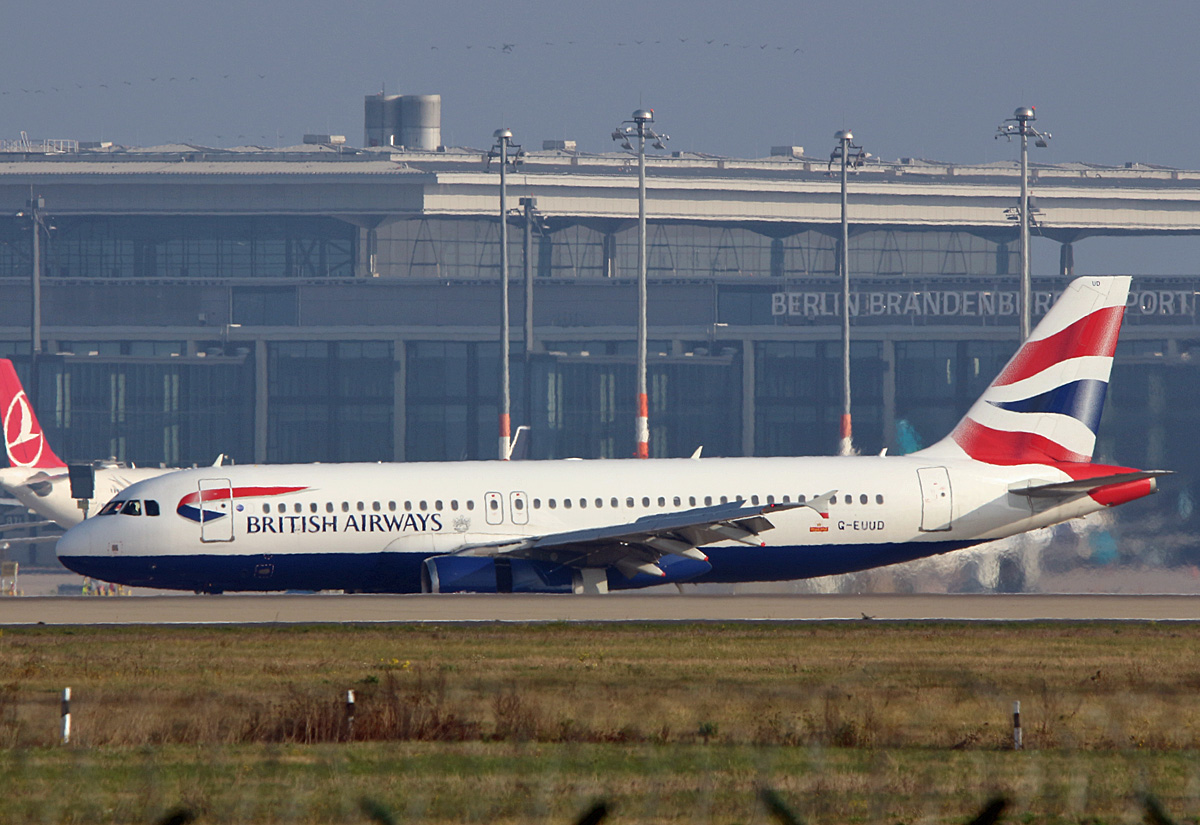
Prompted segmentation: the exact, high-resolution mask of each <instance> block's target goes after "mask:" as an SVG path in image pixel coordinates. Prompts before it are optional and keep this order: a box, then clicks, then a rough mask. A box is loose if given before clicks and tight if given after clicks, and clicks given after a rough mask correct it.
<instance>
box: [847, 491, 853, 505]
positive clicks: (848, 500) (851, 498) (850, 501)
mask: <svg viewBox="0 0 1200 825" xmlns="http://www.w3.org/2000/svg"><path fill="white" fill-rule="evenodd" d="M846 503H847V504H853V503H854V496H852V495H850V494H849V493H846Z"/></svg>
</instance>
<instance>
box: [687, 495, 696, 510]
mask: <svg viewBox="0 0 1200 825" xmlns="http://www.w3.org/2000/svg"><path fill="white" fill-rule="evenodd" d="M688 506H689V507H695V506H696V497H695V496H688Z"/></svg>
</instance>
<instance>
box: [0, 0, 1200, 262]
mask: <svg viewBox="0 0 1200 825" xmlns="http://www.w3.org/2000/svg"><path fill="white" fill-rule="evenodd" d="M0 25H2V26H3V30H4V31H5V32H6V34H7V36H6V38H5V40H6V43H5V48H4V49H3V50H0V69H2V71H0V113H3V116H2V118H0V120H2V123H3V125H2V126H0V138H3V139H10V140H11V139H14V138H16V137H18V136H19V133H20V132H21V131H22V130H24V131H26V132H28V133H29V135H30V137H32V138H77V139H81V140H96V139H104V140H112V141H115V142H117V143H124V144H135V145H143V146H144V145H154V144H159V143H166V142H172V141H188V142H196V143H203V144H208V145H214V146H233V145H238V144H242V143H254V144H260V145H267V146H273V145H276V144H277V143H278V144H281V145H291V144H295V143H299V142H300V139H301V136H302V135H303V133H305V132H329V133H335V134H345V135H346V136H347V138H348V140H349V142H350V143H352V144H355V145H358V144H360V143H361V141H362V139H363V112H362V106H363V96H364V95H366V94H370V93H373V92H377V91H379V90H380V89H381V88H386V90H387V91H388V92H389V93H420V94H429V93H437V94H441V95H442V137H443V141H444V142H446V143H448V144H451V145H464V146H476V147H485V146H486V145H488V144H489V143H490V136H491V133H492V131H493V130H494V129H496V128H498V127H499V126H508V127H509V128H511V129H512V130H513V131H514V133H515V135H516V138H517V140H518V142H521V141H524V142H525V144H526V145H527V146H530V147H533V148H540V146H541V141H542V140H543V139H547V138H563V137H565V138H573V139H575V140H577V141H578V142H579V146H580V148H581V149H583V150H586V151H605V150H608V149H610V148H611V147H612V142H611V141H610V140H609V138H608V135H609V133H610V132H611V131H612V128H613V127H614V126H615V125H616V124H617V123H618V122H620V121H621V120H624V119H625V118H627V117H629V114H630V113H631V111H632V110H633V109H634V108H637V107H638V106H639V105H645V106H647V107H652V108H654V109H655V110H656V114H657V117H658V125H659V126H660V127H661V129H662V130H663V131H666V132H668V133H669V134H670V135H671V136H672V140H671V144H670V145H671V148H674V149H682V150H695V151H702V152H711V153H713V154H721V155H734V156H740V157H757V156H762V155H765V154H766V153H767V151H768V149H769V147H770V146H771V145H775V144H798V145H802V146H804V147H806V149H807V150H808V152H809V153H810V154H816V155H821V154H824V153H826V152H828V151H829V149H830V148H832V144H833V133H834V131H836V130H837V129H840V128H843V127H850V128H852V129H853V130H854V133H855V136H856V138H857V139H858V142H860V143H861V144H863V145H864V146H865V147H866V148H867V150H868V151H870V152H872V153H873V154H875V155H878V156H881V157H883V158H887V159H893V158H899V157H924V158H930V159H936V160H946V161H954V162H960V163H972V162H986V161H993V160H1001V159H1006V158H1015V157H1016V147H1015V144H1011V145H1010V144H1006V143H1005V142H1004V141H996V140H994V139H993V137H992V136H993V134H994V133H995V129H996V126H997V125H998V124H999V123H1001V122H1002V121H1003V120H1004V118H1006V117H1008V116H1011V114H1012V110H1013V109H1014V108H1015V107H1017V106H1020V105H1027V104H1028V105H1034V106H1036V107H1037V110H1038V116H1039V119H1038V126H1039V127H1041V128H1043V129H1045V130H1048V131H1050V132H1052V133H1053V134H1054V140H1053V141H1052V143H1051V145H1050V148H1049V149H1045V150H1031V151H1033V152H1034V159H1035V160H1041V161H1045V162H1064V161H1073V160H1080V161H1090V162H1096V163H1105V164H1121V163H1124V162H1126V161H1131V160H1137V161H1141V162H1145V163H1154V164H1162V165H1167V166H1174V167H1181V168H1187V169H1197V168H1200V141H1198V140H1197V139H1196V138H1197V136H1198V135H1200V100H1198V97H1200V84H1198V83H1197V76H1198V72H1197V69H1198V68H1200V66H1198V64H1200V50H1198V49H1197V48H1196V46H1195V38H1196V36H1197V32H1200V4H1197V3H1190V2H1150V3H1149V4H1144V5H1139V6H1136V7H1135V5H1134V4H1130V3H1125V2H1116V0H1096V1H1095V2H1091V3H1086V4H1085V3H1066V2H1057V0H1041V2H1027V1H1026V0H991V1H990V2H982V0H953V1H950V0H945V1H944V0H913V2H894V1H893V2H860V3H854V2H838V3H833V2H812V3H797V2H784V0H742V2H736V3H730V2H714V1H713V0H696V2H689V3H683V2H659V3H653V2H646V1H645V0H606V2H600V3H578V2H563V0H558V1H557V2H541V1H540V0H512V1H511V2H507V3H495V2H493V3H482V2H462V0H443V2H432V3H431V2H424V3H412V2H403V0H340V2H337V1H333V2H331V0H323V1H322V2H314V1H313V0H293V2H282V1H281V0H258V2H256V3H244V2H232V0H206V2H203V3H197V2H187V3H183V2H174V1H173V0H154V1H153V2H150V1H149V0H109V1H108V2H104V3H100V2H96V1H95V0H87V2H83V0H59V1H58V2H55V3H23V4H18V3H6V4H4V6H3V9H2V10H0ZM639 41H640V42H639ZM506 44H508V47H507V48H506ZM1159 243H1161V242H1159ZM1181 243H1182V244H1186V242H1181ZM1133 246H1136V244H1133ZM1155 248H1157V247H1155ZM1086 249H1087V247H1086V244H1081V245H1080V248H1079V249H1078V251H1077V260H1078V262H1079V263H1080V265H1081V266H1083V265H1084V262H1085V261H1086V260H1087V257H1088V256H1087V252H1086ZM1042 257H1045V256H1042ZM1080 257H1082V258H1083V260H1079V258H1080ZM1139 257H1140V256H1135V257H1134V258H1132V260H1137V259H1139ZM1181 257H1182V256H1181ZM1186 257H1187V260H1188V263H1187V265H1186V266H1183V267H1182V269H1179V271H1188V272H1194V271H1197V270H1200V266H1197V265H1193V264H1191V263H1190V261H1191V260H1193V259H1194V258H1193V256H1191V255H1190V254H1188V255H1187V256H1186ZM1107 260H1108V262H1109V264H1110V265H1111V264H1112V260H1111V256H1108V258H1107ZM1056 263H1057V261H1054V262H1047V264H1048V266H1049V268H1051V269H1052V268H1053V265H1054V264H1056ZM1041 268H1042V267H1040V266H1039V267H1038V269H1041ZM1160 268H1162V267H1160ZM1171 271H1174V270H1171Z"/></svg>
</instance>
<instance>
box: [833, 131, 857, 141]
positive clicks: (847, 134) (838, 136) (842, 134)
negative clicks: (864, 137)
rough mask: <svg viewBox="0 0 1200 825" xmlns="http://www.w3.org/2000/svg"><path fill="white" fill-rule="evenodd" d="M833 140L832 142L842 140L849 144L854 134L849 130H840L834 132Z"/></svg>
mask: <svg viewBox="0 0 1200 825" xmlns="http://www.w3.org/2000/svg"><path fill="white" fill-rule="evenodd" d="M833 139H834V140H844V141H846V142H847V143H849V142H851V141H852V140H854V133H853V132H851V131H850V130H849V129H840V130H838V131H837V132H834V134H833Z"/></svg>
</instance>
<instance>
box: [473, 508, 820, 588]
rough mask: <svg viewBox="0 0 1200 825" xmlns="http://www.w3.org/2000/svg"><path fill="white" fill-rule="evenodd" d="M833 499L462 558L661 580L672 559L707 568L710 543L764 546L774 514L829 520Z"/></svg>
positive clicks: (536, 541) (594, 532)
mask: <svg viewBox="0 0 1200 825" xmlns="http://www.w3.org/2000/svg"><path fill="white" fill-rule="evenodd" d="M831 496H832V492H831V493H826V494H825V495H824V496H820V497H818V498H815V499H813V500H812V501H811V502H806V503H804V504H800V503H789V504H768V505H766V506H747V505H746V504H745V503H743V502H732V503H730V504H719V505H715V506H711V507H698V508H695V509H693V510H684V511H682V512H678V513H657V514H654V515H649V516H643V517H642V518H639V519H636V520H634V521H630V522H625V523H623V524H612V525H605V526H603V527H589V528H586V529H583V530H570V531H567V532H563V533H550V534H547V535H543V536H531V537H528V538H522V539H519V540H516V541H506V542H496V543H492V544H481V545H475V546H473V547H469V548H465V549H464V550H461V551H460V554H463V555H475V556H505V557H509V558H525V559H537V560H542V561H554V562H557V563H560V564H566V565H568V566H572V567H610V566H612V567H616V568H617V569H619V570H620V571H621V572H622V573H624V574H625V575H626V576H629V577H630V578H632V577H633V576H635V575H637V574H639V573H646V574H649V575H652V576H660V577H661V576H663V575H665V574H664V573H663V571H662V569H661V568H660V567H659V566H658V561H659V559H661V558H662V557H663V556H666V555H672V556H680V557H683V558H687V559H692V560H694V561H697V562H702V563H703V562H707V561H708V557H707V556H706V555H705V554H704V553H703V552H702V551H700V550H699V549H697V548H699V547H702V546H704V545H706V544H713V543H715V542H719V541H738V542H742V543H743V544H748V545H751V546H753V547H759V546H761V545H762V544H763V542H762V541H761V540H760V539H759V538H758V535H759V533H762V532H765V531H767V530H771V529H773V528H774V526H775V525H774V524H772V523H771V521H770V518H769V516H771V515H772V514H774V513H780V512H783V511H784V510H794V509H796V508H798V507H810V508H812V509H814V510H817V512H819V513H821V515H822V516H823V517H824V518H828V517H829V515H828V506H827V505H828V500H829V498H830V497H831ZM822 510H824V512H822Z"/></svg>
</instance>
